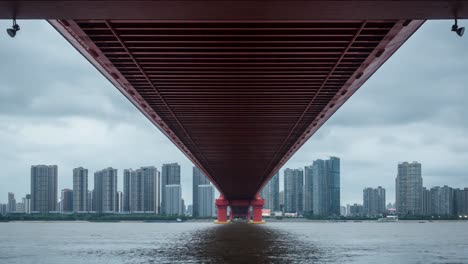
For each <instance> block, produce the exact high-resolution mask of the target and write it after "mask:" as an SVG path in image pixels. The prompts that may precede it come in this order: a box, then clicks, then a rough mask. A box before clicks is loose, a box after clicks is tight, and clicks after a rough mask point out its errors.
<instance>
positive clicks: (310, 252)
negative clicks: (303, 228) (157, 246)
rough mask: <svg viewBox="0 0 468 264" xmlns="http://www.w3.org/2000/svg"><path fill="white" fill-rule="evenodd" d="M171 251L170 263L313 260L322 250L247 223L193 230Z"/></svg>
mask: <svg viewBox="0 0 468 264" xmlns="http://www.w3.org/2000/svg"><path fill="white" fill-rule="evenodd" d="M173 252H174V255H173V256H172V257H171V262H180V263H182V262H185V263H189V262H191V263H314V261H315V260H318V259H320V258H321V253H322V252H321V251H320V250H319V249H318V248H317V247H315V246H313V245H306V244H304V241H301V240H300V238H295V237H294V236H292V235H291V234H289V233H287V232H282V231H280V230H278V229H272V228H269V227H268V225H250V224H247V223H233V224H228V225H222V226H212V227H208V228H206V229H201V230H198V231H195V232H193V233H191V234H189V235H186V236H185V242H183V243H181V244H179V245H178V247H177V249H175V250H174V251H173Z"/></svg>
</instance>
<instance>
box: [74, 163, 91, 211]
mask: <svg viewBox="0 0 468 264" xmlns="http://www.w3.org/2000/svg"><path fill="white" fill-rule="evenodd" d="M90 209H91V208H89V209H88V170H87V169H85V168H83V167H79V168H75V169H73V211H74V212H85V211H89V210H90Z"/></svg>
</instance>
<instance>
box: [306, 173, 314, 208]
mask: <svg viewBox="0 0 468 264" xmlns="http://www.w3.org/2000/svg"><path fill="white" fill-rule="evenodd" d="M313 175H314V166H313V165H310V166H305V167H304V212H306V213H307V214H312V213H313V208H314V206H313V193H314V182H313V179H314V177H313Z"/></svg>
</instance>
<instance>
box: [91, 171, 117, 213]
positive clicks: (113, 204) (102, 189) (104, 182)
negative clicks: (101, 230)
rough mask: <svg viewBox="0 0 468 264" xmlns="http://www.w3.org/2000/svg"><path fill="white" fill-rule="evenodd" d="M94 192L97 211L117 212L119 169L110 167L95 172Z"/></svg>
mask: <svg viewBox="0 0 468 264" xmlns="http://www.w3.org/2000/svg"><path fill="white" fill-rule="evenodd" d="M93 194H94V204H95V207H96V208H95V211H96V212H99V213H115V212H117V210H118V208H117V169H113V168H111V167H109V168H107V169H103V170H101V171H97V172H95V173H94V192H93Z"/></svg>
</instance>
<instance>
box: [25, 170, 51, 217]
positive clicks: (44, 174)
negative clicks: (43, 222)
mask: <svg viewBox="0 0 468 264" xmlns="http://www.w3.org/2000/svg"><path fill="white" fill-rule="evenodd" d="M57 171H58V169H57V165H51V166H47V165H36V166H31V211H33V212H41V213H48V212H50V211H57V192H58V187H57V173H58V172H57Z"/></svg>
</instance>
